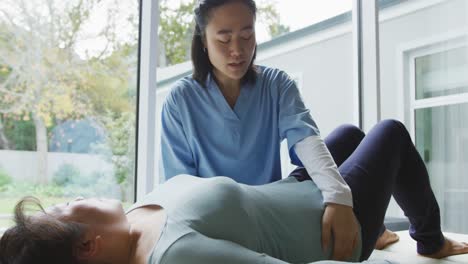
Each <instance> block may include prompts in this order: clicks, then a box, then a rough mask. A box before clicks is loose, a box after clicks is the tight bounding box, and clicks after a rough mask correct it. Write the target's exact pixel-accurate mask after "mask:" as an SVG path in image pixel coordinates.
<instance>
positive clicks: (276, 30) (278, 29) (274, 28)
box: [268, 23, 290, 38]
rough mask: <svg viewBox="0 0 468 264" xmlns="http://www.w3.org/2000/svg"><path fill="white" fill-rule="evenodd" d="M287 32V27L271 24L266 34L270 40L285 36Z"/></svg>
mask: <svg viewBox="0 0 468 264" xmlns="http://www.w3.org/2000/svg"><path fill="white" fill-rule="evenodd" d="M289 31H290V29H289V26H285V25H282V24H279V23H275V24H271V25H270V26H269V27H268V32H269V34H270V36H271V37H272V38H275V37H278V36H281V35H283V34H286V33H288V32H289Z"/></svg>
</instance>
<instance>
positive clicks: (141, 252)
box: [127, 206, 166, 264]
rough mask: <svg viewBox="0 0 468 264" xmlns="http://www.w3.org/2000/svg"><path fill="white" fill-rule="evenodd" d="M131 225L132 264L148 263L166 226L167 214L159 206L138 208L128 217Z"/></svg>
mask: <svg viewBox="0 0 468 264" xmlns="http://www.w3.org/2000/svg"><path fill="white" fill-rule="evenodd" d="M127 218H128V220H129V223H130V226H131V228H130V237H131V239H130V241H131V245H130V246H131V252H130V261H129V263H132V264H144V263H147V261H148V258H149V256H150V255H151V253H152V251H153V248H154V246H155V244H156V243H157V241H158V240H159V237H160V236H161V231H162V229H163V227H164V225H165V221H166V214H165V212H164V210H163V209H162V208H161V207H159V206H147V207H142V208H137V209H135V210H133V211H132V212H130V213H129V214H128V215H127Z"/></svg>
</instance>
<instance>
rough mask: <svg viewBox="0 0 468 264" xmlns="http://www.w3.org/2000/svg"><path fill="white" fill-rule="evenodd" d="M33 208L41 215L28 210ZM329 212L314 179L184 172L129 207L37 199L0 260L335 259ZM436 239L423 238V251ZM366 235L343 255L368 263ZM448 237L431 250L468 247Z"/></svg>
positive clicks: (177, 263)
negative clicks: (324, 228)
mask: <svg viewBox="0 0 468 264" xmlns="http://www.w3.org/2000/svg"><path fill="white" fill-rule="evenodd" d="M31 205H35V206H37V208H39V213H36V214H34V215H32V216H28V215H26V214H25V211H26V210H27V208H30V206H31ZM323 211H324V205H323V203H322V197H321V193H320V191H319V189H318V188H317V187H316V186H315V184H314V183H313V182H312V181H310V180H306V181H302V182H301V181H299V180H297V179H296V178H294V177H289V178H286V179H283V180H281V181H279V182H275V183H271V184H267V185H262V186H247V185H243V184H239V183H236V182H234V181H233V180H231V179H229V178H226V177H214V178H207V179H204V178H198V177H193V176H189V175H179V176H177V177H174V178H172V179H171V180H169V181H167V182H166V183H164V184H162V185H160V186H158V187H157V188H156V189H155V190H154V191H153V192H152V193H150V194H148V195H147V196H146V197H145V198H144V199H143V200H142V201H140V202H138V203H136V204H134V205H133V206H132V207H131V208H130V209H129V210H128V211H127V212H124V210H123V209H122V205H121V203H120V202H118V201H115V200H106V199H83V198H77V199H75V200H73V201H71V202H69V203H66V204H60V205H56V206H54V207H51V208H48V209H45V210H44V209H42V207H41V205H40V203H39V201H38V200H37V199H35V198H32V197H29V198H24V199H23V200H21V201H20V202H19V203H18V204H17V206H16V208H15V221H16V225H15V226H14V227H12V228H10V229H9V230H7V231H6V232H5V234H4V235H3V237H2V239H1V241H0V263H2V264H10V263H15V264H22V263H25V264H26V263H51V264H54V263H60V264H62V263H115V264H118V263H125V264H128V263H135V264H137V263H149V264H153V263H170V264H188V263H190V264H210V263H213V264H214V263H223V264H238V263H252V264H253V263H268V264H280V263H310V262H314V261H320V260H328V259H330V258H331V257H332V256H333V244H332V246H329V247H328V248H324V247H322V241H321V218H322V214H323ZM376 219H383V217H380V216H376ZM380 221H381V220H380ZM360 224H361V228H362V227H363V225H365V224H366V223H360ZM380 224H381V223H380ZM416 224H417V223H416ZM376 226H377V228H378V227H379V225H376ZM415 227H416V230H418V228H419V230H421V232H424V227H420V226H415ZM375 234H378V232H375ZM439 235H440V236H442V234H441V233H440V234H439ZM438 238H439V237H438V236H433V237H431V236H428V239H427V241H418V250H421V249H422V248H423V247H419V246H421V245H422V246H427V247H428V248H430V247H431V245H436V244H437V243H438ZM361 239H362V236H361V237H360V239H359V240H358V241H349V244H350V247H353V248H354V250H352V254H350V255H349V256H346V259H345V260H347V261H363V260H365V259H363V258H362V255H363V252H362V243H361ZM376 240H377V237H375V239H374V241H376ZM442 240H443V243H442V244H441V245H440V246H439V247H437V248H435V251H433V252H429V253H428V254H427V253H426V254H425V255H427V256H429V257H434V258H440V257H445V256H449V255H454V254H463V253H467V252H468V246H467V244H465V243H458V242H454V241H452V240H449V239H446V238H444V237H443V236H442ZM420 253H421V252H420ZM320 263H335V262H329V261H324V262H320ZM370 263H389V262H386V261H371V262H370Z"/></svg>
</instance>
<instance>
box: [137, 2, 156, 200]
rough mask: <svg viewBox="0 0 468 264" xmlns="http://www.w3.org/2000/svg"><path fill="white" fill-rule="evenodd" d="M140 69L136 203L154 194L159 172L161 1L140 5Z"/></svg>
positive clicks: (141, 3)
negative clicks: (158, 118) (157, 153)
mask: <svg viewBox="0 0 468 264" xmlns="http://www.w3.org/2000/svg"><path fill="white" fill-rule="evenodd" d="M140 10H141V12H140V17H141V18H140V58H139V62H140V67H139V87H138V123H137V124H138V125H137V126H138V127H137V132H138V133H137V136H138V137H137V160H136V168H135V170H136V182H135V184H136V186H135V199H136V200H137V201H138V200H140V199H141V198H142V197H144V196H145V195H146V194H147V193H149V192H150V191H152V190H153V188H154V183H155V178H156V170H155V167H156V166H155V164H156V162H157V160H156V67H157V49H156V48H155V47H157V46H158V45H157V42H158V23H159V21H158V17H159V1H158V0H141V1H140Z"/></svg>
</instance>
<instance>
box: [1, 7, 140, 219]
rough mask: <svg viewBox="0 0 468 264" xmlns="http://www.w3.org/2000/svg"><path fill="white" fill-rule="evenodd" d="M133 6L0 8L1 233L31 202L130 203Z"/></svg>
mask: <svg viewBox="0 0 468 264" xmlns="http://www.w3.org/2000/svg"><path fill="white" fill-rule="evenodd" d="M138 28H139V1H137V0H132V1H128V0H106V1H92V0H84V1H55V0H34V1H10V0H5V1H2V2H1V3H0V228H5V227H6V226H8V225H10V224H11V222H10V217H11V212H12V211H13V206H14V204H15V203H16V201H17V200H18V199H20V198H21V197H22V196H23V195H34V196H36V197H38V198H40V199H41V200H42V201H43V203H44V204H45V205H46V206H47V205H50V204H54V203H59V202H62V201H65V200H69V199H71V198H75V197H76V196H85V197H89V196H101V197H102V196H105V197H109V198H117V199H121V200H122V201H123V202H124V203H133V201H134V182H135V177H134V167H135V138H136V137H135V127H136V125H135V124H136V101H137V100H136V99H137V98H136V95H137V90H136V87H137V68H138V67H137V65H138Z"/></svg>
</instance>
